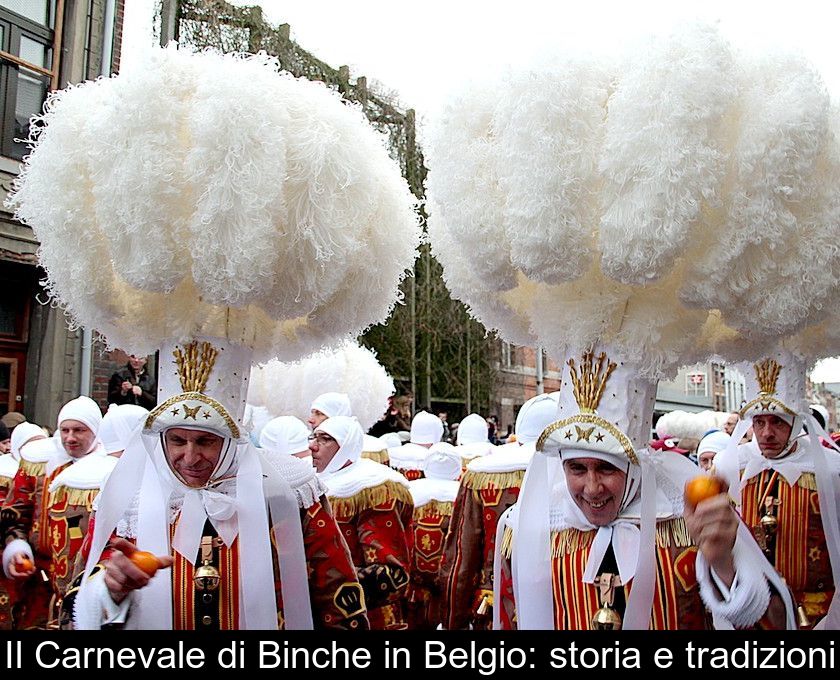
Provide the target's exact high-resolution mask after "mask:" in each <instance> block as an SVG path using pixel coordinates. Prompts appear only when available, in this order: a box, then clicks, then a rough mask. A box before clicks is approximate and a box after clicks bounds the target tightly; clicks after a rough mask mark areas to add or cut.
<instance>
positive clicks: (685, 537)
mask: <svg viewBox="0 0 840 680" xmlns="http://www.w3.org/2000/svg"><path fill="white" fill-rule="evenodd" d="M506 530H507V527H506ZM551 533H552V554H551V556H552V557H553V558H559V557H563V556H564V555H568V554H569V553H573V552H577V551H578V550H585V549H586V548H588V547H589V546H590V545H592V541H594V540H595V534H597V533H598V532H597V531H596V530H594V529H592V530H590V531H581V530H579V529H573V528H569V529H563V530H562V531H552V532H551ZM503 540H504V539H503ZM511 540H512V537H511ZM656 545H657V547H659V548H670V547H671V546H672V545H673V546H675V547H677V548H688V547H690V546H692V545H693V543H692V541H691V536H689V533H688V527H686V525H685V520H684V519H683V518H682V517H675V518H674V519H669V520H665V521H663V522H657V523H656ZM503 546H504V543H503Z"/></svg>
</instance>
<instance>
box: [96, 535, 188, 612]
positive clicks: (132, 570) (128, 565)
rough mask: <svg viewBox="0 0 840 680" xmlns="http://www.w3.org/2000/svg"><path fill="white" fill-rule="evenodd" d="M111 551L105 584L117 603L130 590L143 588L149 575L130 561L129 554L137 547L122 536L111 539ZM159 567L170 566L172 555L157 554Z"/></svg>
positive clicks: (135, 550)
mask: <svg viewBox="0 0 840 680" xmlns="http://www.w3.org/2000/svg"><path fill="white" fill-rule="evenodd" d="M111 548H113V553H112V554H111V558H110V559H109V560H108V563H107V564H106V565H105V586H106V587H107V588H108V592H109V593H110V594H111V599H112V600H113V601H114V602H116V603H117V604H119V603H120V602H122V601H123V600H124V599H125V598H126V596H127V595H128V594H129V593H130V592H131V591H132V590H137V589H139V588H144V587H145V586H147V585H148V584H149V581H151V580H152V579H151V577H150V576H149V575H148V574H147V573H146V572H145V571H143V570H142V569H140V568H139V567H138V566H136V565H135V564H134V562H132V561H131V555H132V554H134V553H135V552H137V547H136V546H135V545H134V544H133V543H131V542H130V541H127V540H125V539H124V538H116V539H114V540H113V541H111ZM158 560H159V562H160V565H161V567H162V568H163V567H171V566H172V562H173V560H172V557H171V556H169V555H164V556H162V557H161V556H158Z"/></svg>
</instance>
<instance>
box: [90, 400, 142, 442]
mask: <svg viewBox="0 0 840 680" xmlns="http://www.w3.org/2000/svg"><path fill="white" fill-rule="evenodd" d="M148 415H149V412H148V411H147V410H146V409H144V408H143V407H142V406H136V405H134V404H121V405H119V406H118V405H117V404H111V405H110V406H109V407H108V411H107V413H105V415H104V416H103V418H102V426H101V427H100V428H99V438H100V439H101V440H102V446H104V447H105V453H116V452H117V451H124V450H125V446H126V444H128V440H129V439H130V438H131V433H132V432H134V430H135V429H136V428H137V426H138V425H139V424H140V423H141V422H143V420H145V418H146V416H148Z"/></svg>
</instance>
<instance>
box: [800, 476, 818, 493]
mask: <svg viewBox="0 0 840 680" xmlns="http://www.w3.org/2000/svg"><path fill="white" fill-rule="evenodd" d="M796 485H797V486H801V487H802V488H803V489H808V491H816V490H817V478H816V476H815V475H814V473H813V472H803V473H802V474H801V475H799V479H797V480H796Z"/></svg>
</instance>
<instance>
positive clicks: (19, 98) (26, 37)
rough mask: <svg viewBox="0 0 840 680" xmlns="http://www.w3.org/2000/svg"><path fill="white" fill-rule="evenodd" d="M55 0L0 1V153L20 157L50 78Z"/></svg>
mask: <svg viewBox="0 0 840 680" xmlns="http://www.w3.org/2000/svg"><path fill="white" fill-rule="evenodd" d="M54 26H55V0H0V107H2V115H3V121H2V128H0V153H1V154H2V155H3V156H8V157H9V158H16V159H21V158H23V156H24V155H25V154H26V152H27V146H26V144H24V143H22V142H20V141H15V140H22V139H26V138H27V137H28V136H29V120H30V118H31V117H32V116H33V115H34V114H37V113H40V112H41V109H42V107H43V105H44V100H45V99H46V98H47V93H48V92H49V90H50V87H51V85H52V82H53V58H54V55H53V41H54V39H55V32H54Z"/></svg>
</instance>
